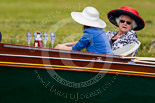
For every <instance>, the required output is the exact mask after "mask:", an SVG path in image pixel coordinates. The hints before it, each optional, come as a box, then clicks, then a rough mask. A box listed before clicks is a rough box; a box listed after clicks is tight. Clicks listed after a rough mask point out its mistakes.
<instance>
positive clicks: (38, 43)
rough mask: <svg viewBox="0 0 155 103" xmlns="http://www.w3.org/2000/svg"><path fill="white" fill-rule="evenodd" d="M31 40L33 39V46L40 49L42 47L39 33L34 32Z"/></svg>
mask: <svg viewBox="0 0 155 103" xmlns="http://www.w3.org/2000/svg"><path fill="white" fill-rule="evenodd" d="M33 38H34V46H35V47H39V48H42V47H43V42H42V34H41V33H40V32H35V33H34V35H33Z"/></svg>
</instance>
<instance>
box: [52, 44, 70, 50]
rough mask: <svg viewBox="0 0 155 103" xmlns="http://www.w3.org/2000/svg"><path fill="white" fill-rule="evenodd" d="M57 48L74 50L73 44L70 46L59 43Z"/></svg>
mask: <svg viewBox="0 0 155 103" xmlns="http://www.w3.org/2000/svg"><path fill="white" fill-rule="evenodd" d="M55 49H62V50H72V46H68V44H58V45H56V47H55Z"/></svg>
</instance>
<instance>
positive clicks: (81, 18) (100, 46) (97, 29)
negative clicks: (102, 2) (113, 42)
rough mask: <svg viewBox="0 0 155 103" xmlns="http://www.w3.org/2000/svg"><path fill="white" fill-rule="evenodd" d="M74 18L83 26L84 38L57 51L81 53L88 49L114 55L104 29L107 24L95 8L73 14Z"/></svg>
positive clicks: (58, 46) (60, 45)
mask: <svg viewBox="0 0 155 103" xmlns="http://www.w3.org/2000/svg"><path fill="white" fill-rule="evenodd" d="M71 16H72V18H73V19H74V20H75V21H76V22H78V23H79V24H82V25H83V28H84V31H83V36H82V38H81V39H80V40H79V41H78V42H73V43H65V44H59V45H57V46H56V47H55V48H56V49H64V50H75V51H80V50H82V49H83V48H85V47H86V49H87V51H88V52H94V53H104V54H113V52H112V50H111V47H110V43H109V40H108V38H107V36H106V33H105V31H104V30H103V28H104V27H105V26H106V24H105V22H104V21H103V20H101V19H99V12H98V10H96V9H95V8H94V7H86V8H85V9H84V10H83V12H72V13H71Z"/></svg>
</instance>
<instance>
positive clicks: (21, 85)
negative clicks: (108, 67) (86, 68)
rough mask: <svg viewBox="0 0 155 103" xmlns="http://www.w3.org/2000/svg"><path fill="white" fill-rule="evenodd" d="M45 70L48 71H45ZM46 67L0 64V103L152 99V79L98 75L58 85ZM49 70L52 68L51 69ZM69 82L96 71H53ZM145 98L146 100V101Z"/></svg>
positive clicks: (100, 102)
mask: <svg viewBox="0 0 155 103" xmlns="http://www.w3.org/2000/svg"><path fill="white" fill-rule="evenodd" d="M48 72H49V71H48ZM48 72H47V70H45V69H34V68H17V67H0V76H1V78H0V82H1V85H0V87H1V89H0V94H1V97H0V98H1V99H0V102H1V103H10V102H11V103H17V102H22V103H28V102H29V103H34V102H35V103H36V102H37V103H43V102H47V103H49V102H52V103H60V102H64V103H70V102H75V101H76V102H77V103H81V102H89V103H94V102H95V103H103V102H105V103H112V102H118V103H124V102H127V101H128V102H133V103H135V102H140V103H144V102H146V101H147V103H153V102H154V100H155V89H154V87H155V79H154V78H144V77H138V76H136V77H133V76H123V75H118V74H106V75H104V74H101V75H103V76H104V77H103V78H102V79H101V80H99V81H98V82H97V83H94V84H92V85H88V86H87V87H82V86H83V85H84V84H83V85H82V84H81V87H80V85H79V88H74V87H68V86H65V85H62V84H61V83H59V82H58V81H56V80H55V79H53V78H52V77H51V76H50V75H49V73H48ZM51 72H52V70H51ZM55 72H56V73H57V74H58V75H59V76H61V77H62V78H65V79H66V80H68V81H70V82H72V81H74V82H77V83H81V82H85V83H86V81H88V80H89V79H91V78H93V77H94V76H95V75H97V73H90V72H74V71H60V70H56V71H55ZM148 100H149V101H148Z"/></svg>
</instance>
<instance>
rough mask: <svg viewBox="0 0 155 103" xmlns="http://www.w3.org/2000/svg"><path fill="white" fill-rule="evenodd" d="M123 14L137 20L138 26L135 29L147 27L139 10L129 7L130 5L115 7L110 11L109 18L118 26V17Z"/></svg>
mask: <svg viewBox="0 0 155 103" xmlns="http://www.w3.org/2000/svg"><path fill="white" fill-rule="evenodd" d="M121 15H128V16H130V17H131V18H132V19H134V20H135V22H136V24H137V27H136V28H134V30H141V29H143V28H144V27H145V22H144V20H143V19H142V18H141V17H140V16H139V13H138V11H136V10H135V9H133V8H131V7H128V6H123V7H121V8H120V9H113V10H111V11H110V12H109V13H108V19H109V21H110V22H111V23H112V24H114V25H115V26H118V24H117V22H116V18H118V17H119V16H121Z"/></svg>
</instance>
